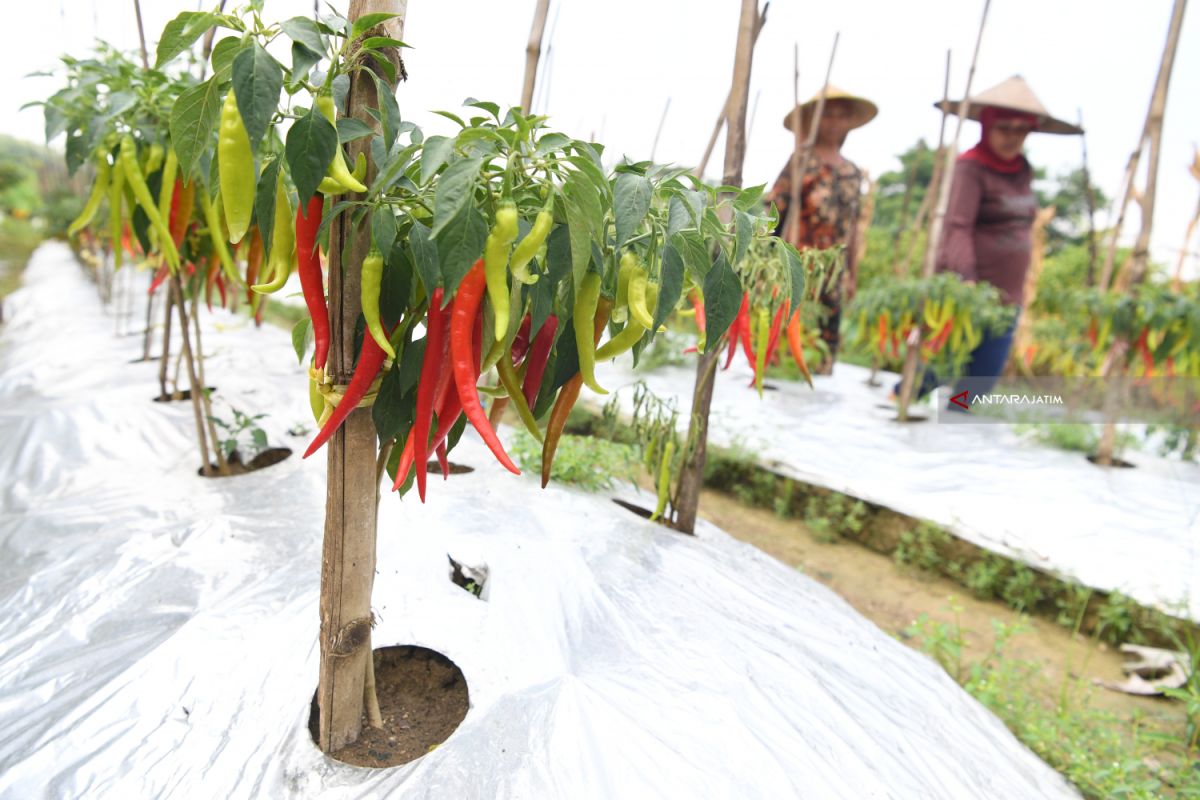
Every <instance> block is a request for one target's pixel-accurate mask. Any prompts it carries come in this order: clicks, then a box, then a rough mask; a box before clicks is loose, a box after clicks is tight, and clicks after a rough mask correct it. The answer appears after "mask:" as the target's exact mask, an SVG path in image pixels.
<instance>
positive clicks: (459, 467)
mask: <svg viewBox="0 0 1200 800" xmlns="http://www.w3.org/2000/svg"><path fill="white" fill-rule="evenodd" d="M425 469H426V471H427V472H428V473H429V474H430V475H441V474H442V465H441V464H439V463H438V462H437V461H430V462H429V463H428V464H426V465H425ZM474 471H475V468H474V467H468V466H467V465H466V464H455V463H454V462H453V461H451V462H450V474H451V475H466V474H467V473H468V472H474Z"/></svg>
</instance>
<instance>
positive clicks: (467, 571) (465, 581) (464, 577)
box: [446, 553, 488, 600]
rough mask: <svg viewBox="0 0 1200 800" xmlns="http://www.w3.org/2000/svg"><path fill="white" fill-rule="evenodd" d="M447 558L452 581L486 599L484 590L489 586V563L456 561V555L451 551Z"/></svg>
mask: <svg viewBox="0 0 1200 800" xmlns="http://www.w3.org/2000/svg"><path fill="white" fill-rule="evenodd" d="M446 558H447V559H448V560H449V561H450V582H451V583H453V584H454V585H455V586H461V587H462V588H464V589H466V590H467V591H468V592H470V593H471V594H473V595H475V596H476V597H478V598H479V599H481V600H486V599H487V598H485V597H484V596H483V590H484V587H486V586H487V580H488V565H487V564H464V563H462V562H460V561H455V560H454V556H452V555H450V554H449V553H447V554H446Z"/></svg>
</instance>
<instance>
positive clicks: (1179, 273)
mask: <svg viewBox="0 0 1200 800" xmlns="http://www.w3.org/2000/svg"><path fill="white" fill-rule="evenodd" d="M1197 224H1200V201H1197V202H1196V211H1195V213H1194V214H1192V219H1191V220H1190V221H1189V222H1188V225H1187V231H1186V232H1185V233H1184V234H1183V247H1181V248H1180V249H1179V260H1178V261H1177V262H1175V276H1174V277H1173V278H1172V279H1171V289H1172V290H1173V291H1176V292H1178V291H1179V290H1180V289H1182V288H1183V264H1184V262H1185V261H1186V260H1187V255H1188V245H1189V244H1191V241H1192V234H1194V233H1195V232H1196V225H1197Z"/></svg>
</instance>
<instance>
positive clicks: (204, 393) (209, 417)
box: [192, 264, 230, 476]
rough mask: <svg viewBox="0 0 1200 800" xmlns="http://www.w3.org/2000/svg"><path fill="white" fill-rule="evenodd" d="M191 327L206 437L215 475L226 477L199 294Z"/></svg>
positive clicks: (194, 301) (226, 466) (195, 299)
mask: <svg viewBox="0 0 1200 800" xmlns="http://www.w3.org/2000/svg"><path fill="white" fill-rule="evenodd" d="M213 268H214V267H213V265H211V264H210V265H209V269H213ZM192 327H193V328H194V330H195V335H196V345H195V347H194V348H193V349H192V355H193V356H194V357H195V360H196V374H197V378H198V379H199V381H200V404H201V406H202V407H203V410H204V420H205V422H206V423H207V425H208V435H209V438H210V439H211V440H212V446H213V447H212V449H213V455H214V456H216V459H217V473H218V474H220V475H222V476H228V475H229V474H230V473H229V461H228V459H226V458H225V453H224V452H222V451H221V447H220V445H219V444H218V442H219V441H220V440H219V439H217V426H216V423H214V422H213V413H212V398H210V397H209V396H208V382H207V381H206V380H205V379H204V347H203V345H202V344H201V341H200V293H199V292H193V293H192Z"/></svg>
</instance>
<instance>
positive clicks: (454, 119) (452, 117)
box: [433, 111, 467, 128]
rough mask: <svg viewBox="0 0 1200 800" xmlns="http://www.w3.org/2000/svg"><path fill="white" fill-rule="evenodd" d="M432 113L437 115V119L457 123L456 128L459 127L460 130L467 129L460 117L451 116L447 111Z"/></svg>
mask: <svg viewBox="0 0 1200 800" xmlns="http://www.w3.org/2000/svg"><path fill="white" fill-rule="evenodd" d="M433 113H435V114H437V115H438V116H439V117H445V118H446V119H449V120H453V121H454V122H457V123H458V127H460V128H465V127H467V123H465V122H463V121H462V117H460V116H458V115H457V114H452V113H451V112H449V111H435V112H433Z"/></svg>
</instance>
